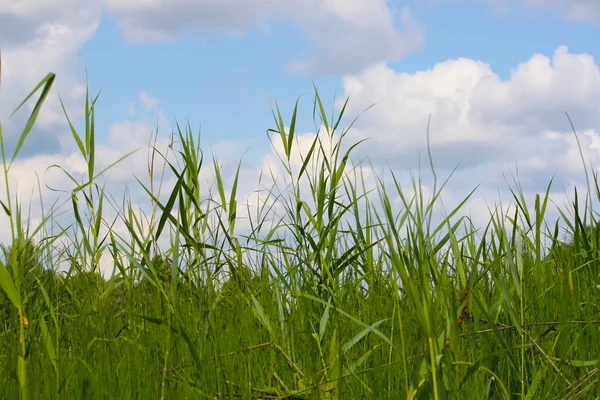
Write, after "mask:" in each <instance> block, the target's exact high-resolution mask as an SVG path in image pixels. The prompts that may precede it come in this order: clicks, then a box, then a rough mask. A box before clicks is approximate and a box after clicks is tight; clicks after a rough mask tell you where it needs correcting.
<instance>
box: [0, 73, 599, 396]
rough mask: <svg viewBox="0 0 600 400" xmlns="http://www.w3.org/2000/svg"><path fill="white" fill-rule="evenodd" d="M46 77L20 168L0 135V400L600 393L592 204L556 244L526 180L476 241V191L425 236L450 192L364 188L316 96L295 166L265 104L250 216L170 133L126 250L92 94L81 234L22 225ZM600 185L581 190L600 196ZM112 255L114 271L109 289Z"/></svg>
mask: <svg viewBox="0 0 600 400" xmlns="http://www.w3.org/2000/svg"><path fill="white" fill-rule="evenodd" d="M53 81H54V75H53V74H49V75H48V76H47V77H46V78H45V79H44V80H42V81H41V82H40V85H39V86H38V87H37V88H36V89H35V90H34V91H32V93H31V95H30V96H29V97H33V96H38V101H37V103H36V105H35V107H34V108H33V112H32V113H31V117H30V118H29V120H28V122H27V125H26V127H25V129H24V130H23V132H22V134H21V135H20V139H19V141H18V145H17V146H16V149H15V151H14V153H13V155H11V156H9V155H8V154H7V153H6V152H5V147H4V143H5V136H4V133H3V132H2V130H1V126H0V145H1V148H2V159H3V172H4V177H5V181H6V186H5V194H4V196H3V197H1V198H0V199H1V201H2V203H1V205H2V208H3V212H4V215H3V217H2V220H1V221H2V222H0V223H1V224H2V225H3V226H10V229H11V242H10V243H7V244H5V245H3V247H2V249H3V253H4V257H2V258H0V259H1V261H0V284H1V287H2V291H1V292H0V313H1V314H2V315H3V318H2V319H1V321H2V325H1V327H0V341H1V343H2V346H1V347H0V382H2V383H1V384H0V398H7V399H12V398H18V397H19V396H20V397H21V398H27V399H29V398H36V399H37V398H44V399H46V398H60V399H67V398H76V399H80V398H141V399H147V398H168V399H176V398H190V399H191V398H256V399H268V398H290V399H304V398H306V399H363V398H373V399H398V398H409V399H430V398H432V399H446V398H448V399H453V398H465V396H467V397H468V398H477V399H484V398H489V399H508V398H526V399H538V398H544V399H545V398H548V399H557V398H561V399H562V398H567V399H576V398H585V399H588V398H598V396H600V385H599V379H600V377H599V375H600V374H598V366H599V364H600V361H599V354H600V351H599V350H600V339H599V331H598V323H599V320H600V318H599V317H598V316H599V315H600V313H599V311H600V310H599V308H600V302H599V295H600V291H599V290H600V273H599V249H600V231H599V230H598V229H597V226H598V223H597V219H596V213H595V212H594V211H593V210H592V207H591V198H590V196H586V199H585V205H584V206H583V207H581V206H580V204H579V203H580V202H579V199H578V198H577V196H578V194H577V192H576V193H575V197H576V198H575V201H574V202H573V207H572V209H568V210H562V211H561V213H562V224H563V225H565V226H566V227H567V229H568V230H569V232H568V234H569V239H568V240H565V241H561V240H560V239H559V236H560V235H559V221H556V223H555V224H554V225H552V226H550V227H549V226H547V225H545V224H544V220H545V214H546V208H547V205H548V201H549V193H550V187H551V186H550V185H549V186H548V190H547V191H546V193H544V194H541V195H537V197H536V199H535V204H534V205H533V206H531V205H528V204H527V203H526V201H525V198H524V195H523V192H522V190H521V189H520V187H519V186H518V184H517V185H516V188H513V189H511V190H512V193H513V195H514V201H515V204H516V205H517V206H516V208H515V214H514V215H510V216H508V217H507V216H505V215H504V214H502V213H496V212H490V222H489V224H488V225H487V226H486V228H485V230H484V231H477V230H476V229H475V227H474V226H473V225H472V224H471V223H470V221H469V219H467V218H464V217H461V216H460V215H461V214H460V212H459V211H460V210H461V208H462V207H463V206H464V203H465V202H466V201H467V200H468V198H469V197H470V196H471V194H472V193H471V194H470V195H469V196H467V197H466V198H465V199H464V201H462V202H461V203H460V204H459V205H458V207H457V208H456V209H454V210H452V211H451V212H450V213H447V214H446V215H444V217H443V218H442V220H441V221H438V222H437V223H436V224H433V225H432V221H433V219H432V215H433V207H434V205H435V204H436V202H439V201H440V200H439V195H440V193H441V191H442V190H443V188H444V186H445V183H446V182H447V181H446V182H444V184H442V185H441V186H440V188H439V189H438V188H437V182H436V187H435V188H434V193H433V195H432V197H431V198H430V199H427V198H425V195H424V194H423V191H422V190H420V189H419V188H420V186H419V183H420V182H418V181H416V180H414V184H413V188H412V190H413V191H414V193H415V194H414V196H412V197H409V196H407V195H406V194H405V193H406V192H407V191H406V188H402V187H401V186H400V184H399V182H398V180H397V179H396V177H395V176H393V175H392V179H391V181H386V182H385V183H384V180H383V179H382V178H378V179H377V182H376V184H375V185H370V184H369V182H367V179H365V177H364V175H363V170H362V169H361V168H360V165H354V164H352V163H351V162H350V160H351V154H352V151H353V150H354V149H355V147H356V146H357V145H359V143H356V144H352V145H350V146H348V145H346V143H345V140H346V139H345V136H346V133H347V132H348V129H351V125H350V127H349V128H347V129H344V130H342V128H341V122H342V116H343V113H344V110H345V107H344V108H343V109H342V110H341V112H340V113H339V114H338V115H332V116H331V117H328V116H327V113H326V112H325V108H324V106H323V104H322V102H321V99H320V97H319V94H318V91H316V90H315V97H314V113H313V116H314V119H315V121H316V122H317V123H318V124H319V125H320V126H321V129H320V131H319V134H318V135H317V136H316V138H315V139H314V142H313V143H312V145H311V147H310V149H309V151H307V152H305V154H303V157H302V158H300V162H298V157H297V154H298V153H297V151H298V149H297V148H296V146H297V142H296V141H295V121H296V118H297V110H298V103H296V106H295V108H294V110H293V116H292V118H291V122H290V124H289V128H287V129H286V128H285V123H284V120H283V117H282V113H281V112H280V110H279V107H278V106H277V107H276V110H275V112H274V120H275V128H274V129H271V130H269V133H270V137H271V140H273V143H274V145H275V146H279V148H281V149H283V150H282V151H281V152H280V153H279V154H280V160H279V161H280V166H279V167H280V171H282V174H280V175H277V176H275V175H276V172H272V176H265V177H262V178H261V179H264V181H263V182H262V183H264V182H270V184H269V186H268V188H267V189H266V190H264V191H262V192H260V193H259V194H258V196H257V198H258V199H259V202H258V205H257V206H256V207H249V206H248V207H247V208H246V210H244V207H243V204H241V203H239V202H238V199H237V186H238V181H239V176H240V175H239V172H240V166H238V168H237V171H236V172H235V173H234V174H233V176H232V177H229V176H225V174H223V173H222V171H221V167H220V165H219V164H218V162H217V161H216V160H214V161H213V163H212V168H213V169H214V172H215V186H214V187H212V188H211V187H209V188H204V187H203V186H202V182H201V179H200V178H199V173H200V172H201V171H202V170H203V169H206V168H211V166H210V164H208V166H207V165H205V160H204V157H203V153H202V151H201V148H200V144H199V138H198V137H197V136H195V135H194V134H193V132H192V130H191V129H190V128H189V127H185V128H183V129H182V127H180V126H177V128H178V129H177V132H176V133H175V134H174V136H173V138H172V139H173V141H174V143H175V144H174V146H173V149H172V153H171V154H170V155H168V154H166V153H165V154H163V153H161V152H160V151H159V149H157V148H156V147H154V146H150V148H149V181H148V183H143V182H142V180H141V179H138V183H139V184H140V185H141V186H142V187H143V189H144V191H145V193H146V194H147V196H148V199H149V200H150V201H151V203H152V210H151V212H150V213H149V215H141V214H140V213H137V212H136V211H135V207H134V205H133V204H132V203H131V201H130V200H129V199H128V198H127V197H124V198H123V200H122V202H121V205H120V208H119V214H118V217H117V220H118V222H121V223H123V224H124V225H125V226H126V228H127V234H126V235H123V234H122V233H121V234H120V233H119V231H118V230H116V229H114V228H113V227H114V224H115V223H116V221H115V220H110V219H109V218H107V217H106V215H107V212H106V209H107V208H106V207H108V206H110V205H111V204H117V203H116V201H114V199H113V198H112V196H111V195H110V193H108V192H107V191H106V190H105V189H104V188H103V186H101V185H100V183H98V181H99V179H100V178H101V177H102V174H103V173H104V172H106V170H103V171H97V168H96V163H95V128H94V119H95V111H94V110H95V104H96V100H97V97H96V98H90V96H89V95H88V96H87V97H86V104H85V132H83V134H79V133H78V132H76V130H75V129H74V128H73V125H71V123H70V122H69V124H70V126H71V130H72V135H73V139H74V141H75V142H76V144H77V148H78V149H79V151H80V153H81V156H82V157H83V158H84V159H85V160H86V162H87V165H88V169H87V174H86V175H85V177H84V180H83V181H78V180H77V179H75V177H73V176H70V175H69V177H70V178H71V180H72V181H73V184H74V189H73V190H72V191H71V193H70V201H71V205H72V207H71V212H72V214H73V224H71V225H69V226H67V227H60V225H59V223H58V222H57V221H56V219H55V214H54V211H53V210H54V208H53V207H51V208H50V210H49V211H45V214H44V215H45V218H44V220H43V221H42V222H41V223H40V224H39V225H38V226H36V227H29V226H28V225H27V224H25V219H24V214H23V209H22V207H21V205H20V204H19V202H18V201H17V198H16V197H13V194H12V193H11V191H10V185H9V172H10V168H11V165H12V162H13V161H14V159H15V158H16V157H17V154H18V151H19V149H20V147H21V146H22V144H23V142H24V140H25V139H26V138H27V135H28V134H29V132H30V131H31V128H32V127H33V125H34V123H35V120H36V117H37V115H38V113H39V110H40V108H41V107H42V103H43V102H44V100H45V98H46V97H47V94H48V93H49V90H50V88H51V86H52V84H53ZM65 115H66V112H65ZM127 156H128V155H125V156H124V158H125V157H127ZM121 160H122V159H119V160H117V161H116V162H115V163H114V164H116V163H118V162H120V161H121ZM114 164H112V165H111V167H112V166H113V165H114ZM161 164H162V166H163V172H164V170H166V171H170V172H171V173H172V174H173V176H174V177H175V184H174V185H173V187H172V189H171V191H170V193H166V194H165V193H160V192H161V190H162V188H163V186H162V183H163V182H155V179H154V177H155V176H156V171H155V168H160V165H161ZM240 165H241V164H240ZM432 167H433V163H432ZM55 168H60V167H59V166H55ZM63 171H64V173H67V172H66V171H65V170H63ZM227 178H231V179H230V181H227V180H226V179H227ZM597 178H598V177H597V176H596V175H595V174H594V175H593V184H595V185H594V186H591V185H590V186H589V187H588V189H589V190H588V193H592V191H593V192H595V193H596V195H597V196H598V197H599V198H600V189H599V185H598V179H597ZM436 180H437V178H436ZM588 182H590V180H589V179H588ZM259 184H260V182H259ZM157 186H158V187H157ZM259 186H260V185H259ZM263 186H264V185H263ZM409 189H410V188H409ZM111 201H112V203H111ZM42 205H43V204H42ZM245 213H246V214H247V216H248V219H249V226H250V228H249V229H247V232H242V233H240V232H238V230H236V229H237V228H238V227H237V226H236V222H239V220H240V218H241V217H243V216H244V214H245ZM57 225H58V226H59V228H60V229H58V231H59V232H58V233H57V234H50V233H48V232H49V230H48V227H49V226H57ZM144 227H149V228H144ZM36 237H37V238H39V239H38V240H37V241H36V240H35V238H36ZM63 239H68V240H66V243H68V244H67V245H61V244H60V243H61V240H63ZM159 242H160V243H163V244H162V245H159ZM164 243H167V245H166V246H165V245H164ZM103 254H105V255H109V256H110V257H111V259H112V263H113V264H114V266H115V273H114V274H113V276H112V277H111V278H110V279H108V280H104V279H102V278H101V276H100V274H99V268H100V258H101V256H102V255H103ZM61 265H62V266H64V265H67V268H66V270H65V269H64V268H63V270H60V271H59V266H61Z"/></svg>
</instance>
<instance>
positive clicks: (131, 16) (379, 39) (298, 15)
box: [107, 0, 424, 74]
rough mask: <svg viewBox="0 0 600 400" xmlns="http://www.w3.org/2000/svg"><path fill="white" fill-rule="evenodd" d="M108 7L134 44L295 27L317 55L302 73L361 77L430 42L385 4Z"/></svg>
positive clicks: (298, 64)
mask: <svg viewBox="0 0 600 400" xmlns="http://www.w3.org/2000/svg"><path fill="white" fill-rule="evenodd" d="M107 4H108V9H109V11H110V12H111V13H112V14H113V15H115V16H116V17H117V18H118V19H119V25H120V27H121V29H122V31H123V33H124V35H125V37H126V38H127V39H129V40H130V41H133V42H152V41H167V40H174V39H176V38H177V37H178V36H179V35H180V34H181V33H182V32H183V31H184V30H187V29H190V28H198V29H203V30H207V31H219V32H225V33H227V34H232V35H241V34H243V33H245V32H246V31H248V30H250V29H253V28H262V29H263V30H265V31H269V29H270V28H269V27H268V22H269V20H270V18H273V17H275V18H281V19H282V20H288V21H292V22H294V23H296V24H298V25H299V26H301V27H302V28H303V29H304V30H305V33H306V36H307V38H308V40H309V44H308V45H309V48H310V49H311V51H312V52H311V53H310V56H309V58H308V59H306V60H301V61H293V62H292V63H291V64H290V66H289V67H290V69H292V70H294V71H300V72H310V73H325V74H329V73H340V72H356V71H359V70H361V69H363V68H365V67H366V66H368V65H370V64H371V63H373V62H378V61H391V60H399V59H401V58H402V57H403V56H404V55H405V54H406V53H408V52H410V51H413V50H416V49H418V48H420V46H421V45H422V44H423V41H424V31H423V28H422V27H421V26H420V25H419V24H417V23H416V22H415V21H413V19H412V17H411V14H410V11H409V9H408V8H407V7H404V8H401V9H394V8H391V6H390V5H389V4H388V2H387V1H385V0H353V1H347V0H325V1H323V0H300V1H290V2H282V1H279V0H258V1H252V2H250V1H248V0H204V1H195V0H176V1H171V0H169V1H167V0H153V1H139V0H108V3H107ZM399 26H400V27H401V28H399Z"/></svg>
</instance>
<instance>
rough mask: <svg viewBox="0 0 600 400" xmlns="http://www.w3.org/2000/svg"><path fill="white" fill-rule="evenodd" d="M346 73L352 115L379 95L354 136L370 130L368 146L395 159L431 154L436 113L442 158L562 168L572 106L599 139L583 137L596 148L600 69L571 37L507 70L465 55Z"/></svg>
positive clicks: (442, 162) (402, 161) (441, 163)
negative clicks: (423, 65)
mask: <svg viewBox="0 0 600 400" xmlns="http://www.w3.org/2000/svg"><path fill="white" fill-rule="evenodd" d="M343 83H344V90H345V95H344V97H345V96H348V95H349V96H350V97H351V100H350V104H349V107H348V108H347V111H346V113H347V115H348V114H349V115H356V114H358V113H360V112H361V111H363V110H364V109H366V108H367V107H368V106H370V105H371V104H373V103H376V105H375V107H373V108H371V109H370V110H369V111H367V112H366V113H364V114H363V115H362V116H361V117H360V119H359V120H358V122H357V123H356V125H355V127H356V129H355V130H354V131H353V138H354V139H355V140H357V139H360V138H370V140H369V141H368V142H367V144H366V145H365V147H366V148H368V150H369V152H371V153H372V154H375V155H376V156H380V157H377V158H379V159H386V160H387V161H388V162H390V163H391V164H392V165H395V166H397V167H415V166H417V163H418V156H419V151H421V156H422V157H426V156H427V154H426V153H425V152H424V150H425V145H426V131H427V122H428V118H429V116H430V115H432V122H431V127H430V140H431V149H432V153H433V157H434V159H435V161H436V162H437V165H438V167H440V168H453V167H455V166H457V165H459V167H462V168H473V167H477V166H480V165H487V164H489V163H491V162H501V163H513V164H514V163H515V162H519V163H521V162H529V163H530V168H532V169H539V168H542V166H544V167H545V168H547V169H554V168H558V167H559V165H556V164H555V163H556V161H557V158H560V157H562V156H563V155H564V154H565V144H566V142H569V143H571V142H570V140H571V139H573V137H572V133H570V131H571V128H570V126H569V121H568V119H567V118H566V115H565V113H564V112H565V111H567V112H568V113H569V114H570V116H571V118H572V119H573V121H574V124H575V126H576V127H577V128H578V129H579V130H580V131H581V132H584V131H587V135H588V137H589V138H590V140H591V142H586V143H585V144H587V148H588V150H590V149H591V150H593V151H592V153H590V155H592V156H594V157H596V158H597V150H596V149H595V148H593V149H592V148H590V145H591V143H592V142H593V143H596V141H597V138H596V134H597V132H596V131H594V130H595V129H597V128H598V127H600V116H599V115H598V113H597V112H596V110H598V108H599V107H600V69H599V68H598V65H597V64H596V62H595V60H594V58H593V57H592V56H590V55H588V54H571V53H569V52H568V49H567V48H566V47H560V48H558V49H557V50H556V52H555V53H554V55H553V57H552V58H549V57H547V56H544V55H541V54H536V55H533V56H532V57H531V58H530V59H529V60H528V61H526V62H523V63H521V64H520V65H518V66H517V67H516V68H515V69H514V70H513V71H512V73H511V76H510V78H509V79H507V80H502V79H501V78H500V77H499V76H498V75H496V74H495V73H494V72H493V71H492V68H491V66H489V65H487V64H485V63H483V62H480V61H476V60H470V59H464V58H461V59H455V60H448V61H445V62H441V63H438V64H436V65H435V66H434V67H433V68H431V69H429V70H426V71H419V72H416V73H414V74H408V73H402V72H396V71H394V70H392V69H390V68H388V67H387V66H385V65H383V64H380V65H377V66H375V67H372V68H370V69H368V70H366V71H365V72H363V73H361V74H358V75H352V76H346V77H345V78H344V79H343ZM339 105H341V102H338V106H339ZM581 132H580V133H581ZM573 143H574V142H573ZM594 146H596V145H594ZM534 156H537V157H538V158H537V159H532V158H531V157H534ZM425 161H426V159H425ZM424 165H427V164H426V163H425V164H424ZM560 167H562V166H560Z"/></svg>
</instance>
